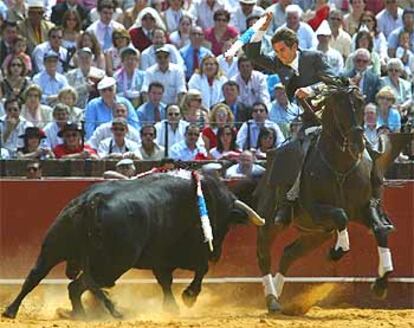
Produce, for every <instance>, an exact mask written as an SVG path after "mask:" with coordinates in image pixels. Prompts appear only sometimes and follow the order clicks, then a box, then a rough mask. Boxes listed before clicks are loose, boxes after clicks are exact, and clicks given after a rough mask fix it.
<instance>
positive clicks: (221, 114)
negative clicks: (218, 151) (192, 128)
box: [202, 103, 234, 150]
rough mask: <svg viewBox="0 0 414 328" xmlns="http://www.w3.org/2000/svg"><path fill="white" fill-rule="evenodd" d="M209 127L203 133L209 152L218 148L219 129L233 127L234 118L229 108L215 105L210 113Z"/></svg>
mask: <svg viewBox="0 0 414 328" xmlns="http://www.w3.org/2000/svg"><path fill="white" fill-rule="evenodd" d="M209 122H210V124H209V126H207V127H205V128H204V129H203V131H202V137H203V141H204V145H205V147H206V149H207V150H209V149H210V148H214V147H216V146H217V131H218V129H219V128H221V127H223V126H225V125H230V126H233V123H234V116H233V113H232V112H231V109H230V108H229V106H227V105H226V104H223V103H219V104H217V105H215V106H214V107H213V108H212V109H211V111H210V113H209Z"/></svg>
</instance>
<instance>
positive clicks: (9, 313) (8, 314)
mask: <svg viewBox="0 0 414 328" xmlns="http://www.w3.org/2000/svg"><path fill="white" fill-rule="evenodd" d="M16 312H17V311H15V310H14V309H12V308H10V307H8V308H6V310H4V312H3V313H2V314H1V316H2V317H3V318H9V319H14V318H16Z"/></svg>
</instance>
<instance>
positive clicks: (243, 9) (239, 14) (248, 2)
mask: <svg viewBox="0 0 414 328" xmlns="http://www.w3.org/2000/svg"><path fill="white" fill-rule="evenodd" d="M256 2H257V1H256V0H239V6H238V8H237V9H236V11H235V12H234V13H233V15H232V19H231V21H230V25H233V26H234V27H236V28H237V29H238V30H239V31H240V33H243V32H244V31H245V30H246V29H247V26H246V20H247V18H249V16H261V15H263V13H264V9H263V8H262V7H259V6H257V5H256Z"/></svg>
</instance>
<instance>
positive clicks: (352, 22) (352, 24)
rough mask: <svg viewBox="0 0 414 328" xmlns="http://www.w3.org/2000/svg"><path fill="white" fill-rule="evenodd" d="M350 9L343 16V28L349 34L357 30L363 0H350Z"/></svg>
mask: <svg viewBox="0 0 414 328" xmlns="http://www.w3.org/2000/svg"><path fill="white" fill-rule="evenodd" d="M349 4H350V5H351V10H350V12H349V13H348V14H346V15H345V17H344V29H345V30H346V31H347V32H348V33H349V34H351V35H353V34H355V33H356V32H357V28H358V25H359V22H360V20H361V16H362V14H363V12H364V10H365V1H364V0H350V1H349Z"/></svg>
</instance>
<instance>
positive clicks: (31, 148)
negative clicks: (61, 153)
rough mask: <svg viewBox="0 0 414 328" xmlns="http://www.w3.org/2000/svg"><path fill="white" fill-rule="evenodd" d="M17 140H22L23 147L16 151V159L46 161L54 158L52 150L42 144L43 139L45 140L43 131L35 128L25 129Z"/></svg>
mask: <svg viewBox="0 0 414 328" xmlns="http://www.w3.org/2000/svg"><path fill="white" fill-rule="evenodd" d="M19 138H22V139H23V147H22V148H19V149H17V158H19V159H35V158H37V159H46V158H54V157H55V155H54V154H53V152H52V150H51V149H50V148H49V147H47V146H45V144H44V143H43V139H45V138H46V135H45V133H44V132H43V130H41V129H39V128H37V127H27V128H26V130H25V132H24V134H22V135H20V136H19Z"/></svg>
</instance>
